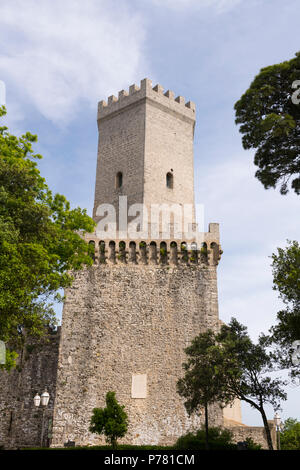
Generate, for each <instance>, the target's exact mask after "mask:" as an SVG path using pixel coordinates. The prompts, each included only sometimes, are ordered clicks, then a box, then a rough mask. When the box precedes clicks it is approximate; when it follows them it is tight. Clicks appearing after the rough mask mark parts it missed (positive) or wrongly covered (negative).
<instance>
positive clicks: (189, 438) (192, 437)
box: [175, 427, 237, 450]
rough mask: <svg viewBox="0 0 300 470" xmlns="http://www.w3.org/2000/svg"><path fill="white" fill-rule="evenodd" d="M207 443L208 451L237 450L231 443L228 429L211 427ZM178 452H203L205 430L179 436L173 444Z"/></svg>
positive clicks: (230, 434)
mask: <svg viewBox="0 0 300 470" xmlns="http://www.w3.org/2000/svg"><path fill="white" fill-rule="evenodd" d="M208 441H209V448H210V450H237V446H236V444H234V443H233V442H232V433H231V432H230V431H229V430H228V429H222V428H220V427H214V428H213V427H212V428H209V429H208ZM175 449H178V450H205V449H206V442H205V429H204V428H202V429H200V430H198V431H197V432H196V433H191V432H189V433H187V434H185V435H184V436H181V437H180V438H179V439H178V440H177V441H176V444H175Z"/></svg>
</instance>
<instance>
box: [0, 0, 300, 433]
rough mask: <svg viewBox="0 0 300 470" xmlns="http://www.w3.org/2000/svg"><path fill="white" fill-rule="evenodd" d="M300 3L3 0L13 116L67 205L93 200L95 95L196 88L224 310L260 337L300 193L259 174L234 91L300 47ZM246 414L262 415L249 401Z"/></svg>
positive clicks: (298, 404) (296, 414)
mask: <svg viewBox="0 0 300 470" xmlns="http://www.w3.org/2000/svg"><path fill="white" fill-rule="evenodd" d="M299 14H300V3H299V1H298V0H285V1H284V2H283V1H282V0H85V1H84V2H83V1H78V0H39V2H37V1H33V0H26V2H24V1H23V0H21V1H19V0H10V1H9V2H8V1H5V0H0V85H1V82H3V83H4V84H5V90H6V106H7V110H8V115H7V118H6V124H7V125H8V126H9V129H10V132H12V133H15V134H17V135H19V134H21V133H23V132H25V131H28V130H29V131H31V132H32V133H35V134H37V135H38V138H39V141H38V143H37V144H36V146H35V149H36V152H37V153H41V154H42V155H43V157H44V158H43V160H42V161H41V162H40V164H39V165H40V170H41V173H42V175H43V176H44V177H45V178H46V180H47V182H48V185H49V187H50V188H51V189H52V190H53V191H54V192H59V193H62V194H64V195H65V196H66V197H67V198H68V199H69V200H70V201H71V203H72V206H74V207H75V206H80V207H82V208H87V210H88V213H89V214H90V215H91V214H92V206H93V197H94V184H95V171H96V155H97V137H98V136H97V122H96V115H97V103H98V101H100V100H102V99H107V97H108V96H109V95H111V94H114V95H117V94H118V91H119V90H122V89H125V90H128V89H129V86H130V85H132V84H134V83H136V84H137V85H139V82H140V80H142V79H143V78H145V77H148V78H150V79H151V80H152V82H153V86H154V85H155V84H157V83H160V84H161V85H162V86H163V87H164V89H165V90H168V89H170V90H173V91H174V92H175V96H177V95H181V96H184V97H185V98H186V101H189V100H191V101H193V102H195V104H196V115H197V123H196V129H195V141H194V156H195V195H196V203H197V204H203V205H204V209H205V224H206V229H207V227H208V223H209V222H218V223H219V224H220V234H221V245H222V249H223V251H224V253H223V255H222V259H221V262H220V264H219V268H218V288H219V312H220V318H221V319H222V320H223V321H225V322H228V321H230V319H231V318H232V317H236V318H237V319H238V320H239V321H240V322H241V323H242V324H244V325H246V326H247V327H248V331H249V334H250V335H251V337H252V338H253V340H256V339H257V338H258V335H259V334H260V333H261V332H264V333H267V331H268V329H269V328H270V327H271V326H272V325H273V324H274V323H275V322H276V312H277V311H278V310H279V309H280V307H281V303H280V301H279V300H278V295H277V293H276V292H275V291H274V290H273V289H272V268H271V259H270V256H271V255H272V253H273V252H275V251H276V248H277V247H285V246H286V244H287V239H289V240H297V239H298V240H299V231H300V218H299V203H300V198H299V196H298V197H297V196H296V195H294V194H293V193H292V192H290V193H288V194H287V195H286V196H281V195H280V194H279V191H278V190H273V189H270V190H265V189H264V188H263V186H262V185H261V183H260V182H259V181H258V180H257V179H256V178H255V176H254V175H255V170H256V168H255V166H254V164H253V156H254V152H253V151H245V150H244V149H243V148H242V144H241V134H240V133H239V130H238V127H237V126H236V125H235V122H234V121H235V115H234V104H235V102H236V101H237V100H238V99H239V98H240V97H241V95H242V94H243V93H244V92H245V91H246V90H247V88H248V87H249V85H250V83H251V82H252V80H253V78H254V77H255V75H257V74H258V73H259V71H260V69H261V68H262V67H265V66H268V65H273V64H275V63H279V62H282V61H284V60H289V59H291V58H293V57H294V55H295V53H296V52H297V51H298V50H299V49H300V47H299V39H300V38H299V36H300V35H299ZM299 78H300V77H299ZM1 96H3V86H0V97H1ZM286 391H287V393H288V400H287V401H286V402H282V413H281V414H282V418H283V419H286V418H288V417H293V418H297V419H299V420H300V400H299V392H300V388H299V387H298V388H295V387H292V386H288V387H287V388H286ZM267 411H268V418H269V419H272V418H273V414H274V412H273V410H272V408H270V407H268V408H267ZM242 415H243V422H244V423H245V424H249V425H257V426H259V425H262V422H261V418H260V415H259V414H258V413H257V412H256V411H255V410H252V409H250V408H249V407H248V405H244V404H242Z"/></svg>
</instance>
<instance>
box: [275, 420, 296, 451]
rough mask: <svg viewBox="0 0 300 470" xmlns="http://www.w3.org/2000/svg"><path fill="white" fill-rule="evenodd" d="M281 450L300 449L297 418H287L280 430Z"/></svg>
mask: <svg viewBox="0 0 300 470" xmlns="http://www.w3.org/2000/svg"><path fill="white" fill-rule="evenodd" d="M280 443H281V449H282V450H300V422H299V421H297V419H293V418H288V419H287V420H286V421H285V422H284V425H283V429H282V431H281V432H280Z"/></svg>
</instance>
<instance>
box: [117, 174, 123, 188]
mask: <svg viewBox="0 0 300 470" xmlns="http://www.w3.org/2000/svg"><path fill="white" fill-rule="evenodd" d="M122 185H123V173H122V172H121V171H119V172H118V173H117V174H116V189H119V188H122Z"/></svg>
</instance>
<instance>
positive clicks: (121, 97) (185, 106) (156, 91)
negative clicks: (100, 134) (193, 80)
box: [98, 78, 196, 120]
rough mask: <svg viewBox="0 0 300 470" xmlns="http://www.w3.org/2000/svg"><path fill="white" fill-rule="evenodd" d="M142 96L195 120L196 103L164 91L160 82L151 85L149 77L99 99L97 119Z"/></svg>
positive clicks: (132, 102) (135, 101)
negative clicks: (115, 94) (105, 98)
mask: <svg viewBox="0 0 300 470" xmlns="http://www.w3.org/2000/svg"><path fill="white" fill-rule="evenodd" d="M143 98H148V99H149V100H150V101H153V102H157V103H158V104H160V105H162V106H165V107H166V108H169V109H170V110H171V111H176V112H178V113H181V114H184V115H185V116H187V117H189V118H191V119H193V120H195V113H196V105H195V103H194V102H193V101H188V102H186V101H185V98H184V97H183V96H180V95H179V96H177V97H176V98H175V94H174V92H173V91H171V90H167V91H166V92H164V88H163V87H162V86H161V85H160V84H157V85H155V86H154V87H152V80H150V79H149V78H144V79H143V80H141V82H140V86H137V85H136V84H133V85H131V86H130V87H129V90H128V91H125V90H121V91H119V92H118V97H116V96H114V95H111V96H109V97H108V99H107V101H105V100H102V101H99V103H98V120H100V119H102V118H104V117H106V116H108V115H109V114H111V113H114V112H116V111H119V110H121V109H122V108H125V107H127V106H129V105H132V104H134V103H137V102H138V101H140V100H142V99H143Z"/></svg>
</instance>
